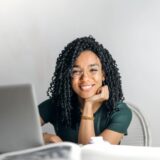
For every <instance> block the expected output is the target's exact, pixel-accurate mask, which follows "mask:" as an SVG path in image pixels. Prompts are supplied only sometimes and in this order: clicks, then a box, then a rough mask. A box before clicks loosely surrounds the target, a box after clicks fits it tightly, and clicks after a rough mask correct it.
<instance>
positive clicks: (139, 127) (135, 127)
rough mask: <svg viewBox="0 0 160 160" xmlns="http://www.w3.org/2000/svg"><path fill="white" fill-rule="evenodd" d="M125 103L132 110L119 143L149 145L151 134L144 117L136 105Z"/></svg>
mask: <svg viewBox="0 0 160 160" xmlns="http://www.w3.org/2000/svg"><path fill="white" fill-rule="evenodd" d="M126 104H127V105H128V107H129V108H130V109H131V110H132V121H131V124H130V126H129V128H128V135H127V136H124V138H123V139H122V141H121V145H133V146H150V145H151V134H150V130H149V127H148V123H147V121H146V118H145V117H144V115H143V114H142V113H141V111H140V110H139V109H138V108H137V107H135V106H134V105H132V104H130V103H128V102H127V103H126Z"/></svg>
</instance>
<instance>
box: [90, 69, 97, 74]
mask: <svg viewBox="0 0 160 160" xmlns="http://www.w3.org/2000/svg"><path fill="white" fill-rule="evenodd" d="M97 71H98V70H97V69H91V70H90V72H91V73H96V72H97Z"/></svg>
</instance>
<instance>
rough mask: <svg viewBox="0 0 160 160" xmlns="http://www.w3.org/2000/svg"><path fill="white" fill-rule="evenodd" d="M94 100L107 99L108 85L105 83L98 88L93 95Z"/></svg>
mask: <svg viewBox="0 0 160 160" xmlns="http://www.w3.org/2000/svg"><path fill="white" fill-rule="evenodd" d="M94 98H95V100H99V101H104V100H108V99H109V90H108V86H107V85H105V86H103V87H101V88H99V89H98V91H97V94H96V95H95V96H94Z"/></svg>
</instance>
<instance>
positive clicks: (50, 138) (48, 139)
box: [40, 117, 62, 144]
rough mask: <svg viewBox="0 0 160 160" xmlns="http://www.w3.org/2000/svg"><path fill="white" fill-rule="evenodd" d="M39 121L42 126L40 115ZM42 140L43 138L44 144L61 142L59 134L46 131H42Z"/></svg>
mask: <svg viewBox="0 0 160 160" xmlns="http://www.w3.org/2000/svg"><path fill="white" fill-rule="evenodd" d="M40 122H41V125H42V126H43V125H44V124H45V122H44V120H43V119H42V117H40ZM43 140H44V142H45V144H48V143H58V142H62V140H61V138H60V137H59V136H57V135H54V134H49V133H46V132H45V133H43Z"/></svg>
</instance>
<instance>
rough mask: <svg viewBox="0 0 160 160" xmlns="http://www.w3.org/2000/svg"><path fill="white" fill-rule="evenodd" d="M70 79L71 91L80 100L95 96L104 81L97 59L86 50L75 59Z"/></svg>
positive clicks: (92, 53) (100, 65)
mask: <svg viewBox="0 0 160 160" xmlns="http://www.w3.org/2000/svg"><path fill="white" fill-rule="evenodd" d="M71 77H72V79H71V83H72V89H73V90H74V92H75V93H76V94H77V95H78V97H79V98H82V99H86V98H89V97H92V96H93V95H95V94H96V93H97V90H98V89H99V88H100V87H101V86H102V81H103V80H105V77H104V74H103V71H102V64H101V62H100V60H99V58H98V57H97V55H96V54H95V53H94V52H92V51H88V50H87V51H83V52H81V54H80V55H79V56H78V57H77V59H76V61H75V63H74V66H73V69H72V72H71Z"/></svg>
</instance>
